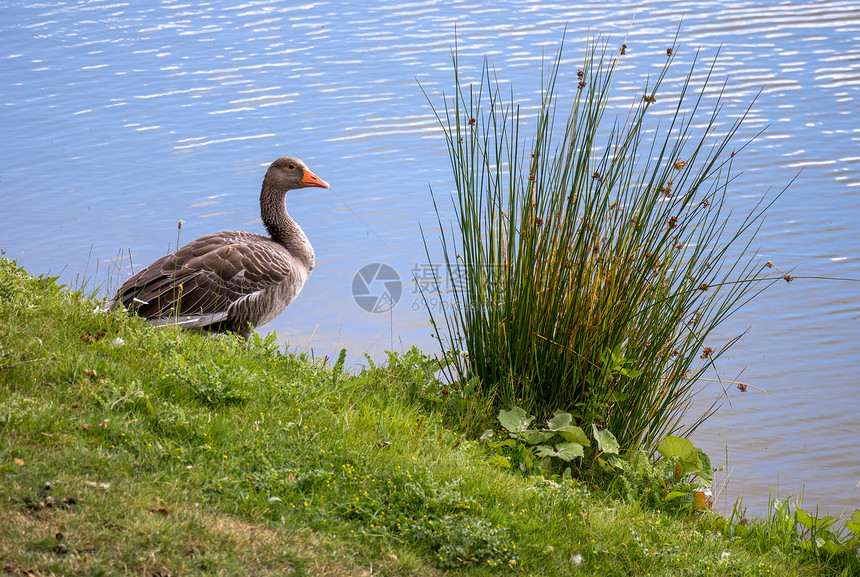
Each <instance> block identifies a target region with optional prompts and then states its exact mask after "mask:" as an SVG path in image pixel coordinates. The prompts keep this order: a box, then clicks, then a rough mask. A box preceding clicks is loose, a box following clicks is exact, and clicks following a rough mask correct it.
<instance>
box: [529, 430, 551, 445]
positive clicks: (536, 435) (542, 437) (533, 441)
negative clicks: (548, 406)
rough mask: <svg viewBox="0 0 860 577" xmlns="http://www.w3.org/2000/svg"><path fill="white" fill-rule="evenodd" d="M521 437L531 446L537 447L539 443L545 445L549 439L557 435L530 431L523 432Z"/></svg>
mask: <svg viewBox="0 0 860 577" xmlns="http://www.w3.org/2000/svg"><path fill="white" fill-rule="evenodd" d="M521 435H522V437H523V441H525V442H526V443H528V444H529V445H537V444H538V443H543V442H544V441H546V440H547V439H549V438H551V437H553V436H555V433H543V432H541V431H535V430H533V429H528V430H526V431H522V432H521Z"/></svg>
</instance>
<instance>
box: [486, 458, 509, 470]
mask: <svg viewBox="0 0 860 577" xmlns="http://www.w3.org/2000/svg"><path fill="white" fill-rule="evenodd" d="M489 462H490V464H491V465H496V466H497V467H502V468H503V469H510V468H511V461H510V460H509V459H508V458H507V457H502V456H501V455H493V456H491V457H490V459H489Z"/></svg>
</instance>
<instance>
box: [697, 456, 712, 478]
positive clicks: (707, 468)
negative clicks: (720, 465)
mask: <svg viewBox="0 0 860 577" xmlns="http://www.w3.org/2000/svg"><path fill="white" fill-rule="evenodd" d="M697 451H698V454H699V461H700V462H701V464H702V465H701V467H700V468H699V484H700V485H702V486H703V487H710V486H711V483H713V482H714V469H713V468H712V467H711V458H710V457H709V456H708V454H707V453H705V452H704V451H703V450H701V449H697Z"/></svg>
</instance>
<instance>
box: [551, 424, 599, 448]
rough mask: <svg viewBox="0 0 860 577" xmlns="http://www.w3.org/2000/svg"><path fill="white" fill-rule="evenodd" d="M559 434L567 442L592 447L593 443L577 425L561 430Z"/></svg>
mask: <svg viewBox="0 0 860 577" xmlns="http://www.w3.org/2000/svg"><path fill="white" fill-rule="evenodd" d="M557 432H558V434H559V435H561V436H562V438H564V440H565V441H570V442H571V443H579V444H580V445H583V446H586V447H590V446H591V441H589V440H588V437H586V436H585V431H583V430H582V429H580V428H579V427H577V426H576V425H568V426H566V427H565V428H563V429H559V430H558V431H557Z"/></svg>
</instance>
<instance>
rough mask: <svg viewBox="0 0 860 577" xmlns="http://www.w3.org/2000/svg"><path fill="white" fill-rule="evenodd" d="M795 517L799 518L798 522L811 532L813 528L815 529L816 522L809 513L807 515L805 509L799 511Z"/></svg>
mask: <svg viewBox="0 0 860 577" xmlns="http://www.w3.org/2000/svg"><path fill="white" fill-rule="evenodd" d="M795 516H796V518H797V522H798V523H800V524H801V525H803V526H804V527H806V528H807V529H809V530H810V531H811V530H812V528H813V527H815V520H814V519H813V518H812V516H811V515H810V514H809V513H807V512H806V511H804V510H803V509H798V510H797V511H796V512H795Z"/></svg>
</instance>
